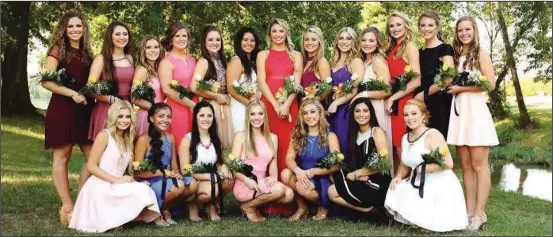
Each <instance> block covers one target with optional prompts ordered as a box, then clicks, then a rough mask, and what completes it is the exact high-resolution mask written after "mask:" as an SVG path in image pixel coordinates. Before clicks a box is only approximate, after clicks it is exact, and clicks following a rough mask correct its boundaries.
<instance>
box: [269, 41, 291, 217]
mask: <svg viewBox="0 0 553 237" xmlns="http://www.w3.org/2000/svg"><path fill="white" fill-rule="evenodd" d="M265 74H266V75H267V78H266V82H267V85H268V86H269V89H270V90H271V93H272V94H273V95H274V94H275V92H276V91H277V90H278V88H280V87H283V86H284V77H286V76H290V75H293V74H294V63H293V62H292V59H290V56H289V55H288V52H287V51H285V50H283V51H278V50H274V49H269V56H267V61H266V62H265ZM262 101H263V102H264V103H265V106H266V107H267V117H268V118H269V124H270V130H271V133H274V134H276V135H277V137H278V151H277V165H278V173H279V174H280V172H282V170H284V168H286V152H287V151H288V145H289V144H290V138H291V134H292V129H293V128H294V124H295V123H296V119H297V117H298V102H297V100H294V102H292V105H290V116H291V117H292V122H291V123H290V122H288V120H287V119H282V120H281V119H280V118H279V117H278V115H277V113H276V112H275V109H274V108H273V106H272V105H271V103H270V102H269V101H268V100H267V99H266V98H265V97H263V98H262ZM279 176H280V175H279ZM279 181H280V177H279ZM265 212H266V213H267V214H271V213H291V212H292V205H281V204H278V205H277V204H272V205H271V206H270V207H269V208H267V209H265Z"/></svg>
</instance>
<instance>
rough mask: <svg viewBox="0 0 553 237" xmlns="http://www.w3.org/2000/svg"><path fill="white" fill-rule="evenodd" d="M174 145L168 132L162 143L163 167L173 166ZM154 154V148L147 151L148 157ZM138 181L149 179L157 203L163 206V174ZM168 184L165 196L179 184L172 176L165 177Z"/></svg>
mask: <svg viewBox="0 0 553 237" xmlns="http://www.w3.org/2000/svg"><path fill="white" fill-rule="evenodd" d="M172 148H173V147H172V145H171V141H169V138H168V137H167V134H165V136H164V137H163V144H162V145H161V151H163V156H162V157H161V163H162V164H163V169H167V168H169V166H171V153H172ZM151 156H152V150H151V149H150V150H149V151H148V153H146V159H150V158H151ZM136 181H138V182H142V181H148V183H150V188H151V189H152V190H153V191H154V193H155V194H156V198H157V205H158V206H159V207H160V208H161V207H162V206H163V199H162V191H163V176H157V177H151V178H146V179H141V178H138V179H136ZM165 181H166V186H165V197H167V194H168V193H169V190H170V189H171V187H173V186H177V185H178V184H176V183H175V182H174V181H176V180H175V179H171V178H165Z"/></svg>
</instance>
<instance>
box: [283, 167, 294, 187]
mask: <svg viewBox="0 0 553 237" xmlns="http://www.w3.org/2000/svg"><path fill="white" fill-rule="evenodd" d="M291 176H292V171H290V170H289V169H284V170H282V172H280V180H282V182H283V183H285V184H287V183H289V182H290V177H291Z"/></svg>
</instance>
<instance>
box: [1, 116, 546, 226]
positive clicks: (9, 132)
mask: <svg viewBox="0 0 553 237" xmlns="http://www.w3.org/2000/svg"><path fill="white" fill-rule="evenodd" d="M547 114H549V115H547ZM539 121H540V123H539V124H540V127H539V128H537V129H534V130H528V131H518V130H515V131H514V132H511V134H512V137H511V138H510V140H509V143H506V144H508V145H505V146H501V147H497V148H494V150H493V151H492V157H493V159H512V160H514V161H515V162H521V163H539V162H541V161H542V160H544V159H549V164H550V163H551V109H549V110H548V111H546V112H543V113H542V112H539ZM512 124H514V122H512V121H510V120H506V121H501V122H499V123H498V132H499V133H501V132H502V131H506V130H508V129H509V127H511V126H512ZM1 126H2V128H1V129H2V136H1V151H2V157H1V162H2V166H1V171H2V178H1V182H2V214H3V215H2V220H1V224H2V235H5V236H7V235H83V234H81V233H78V232H76V231H72V230H69V229H66V228H63V227H61V226H60V225H59V224H58V223H59V219H58V209H59V207H60V202H59V199H58V196H57V194H56V192H55V189H54V186H53V183H52V179H51V163H52V162H51V153H50V152H46V151H44V149H43V147H44V128H43V121H42V118H40V117H34V118H30V117H2V125H1ZM502 134H503V136H502V137H501V138H500V139H502V140H504V141H505V132H503V133H502ZM535 136H539V137H540V138H541V140H540V141H537V139H533V138H532V139H530V138H531V137H535ZM536 143H537V144H539V145H538V146H536ZM547 144H548V145H547ZM515 145H518V146H519V147H520V148H515ZM546 145H547V146H548V148H546ZM534 146H536V148H532V147H534ZM517 149H518V150H521V151H524V152H534V154H538V153H539V154H542V155H543V157H539V158H532V157H531V156H530V155H529V154H527V153H524V152H521V153H520V154H523V155H522V158H517V157H513V154H519V153H514V152H515V151H517ZM536 149H543V150H536ZM547 149H548V150H547ZM515 156H516V155H515ZM532 159H534V160H532ZM82 163H83V157H82V154H81V153H80V151H79V150H78V149H74V155H73V157H72V159H71V162H70V165H69V169H70V181H71V192H72V196H73V197H74V198H76V196H77V193H76V190H77V179H78V170H79V168H80V166H81V165H82ZM225 203H226V205H225V209H226V211H227V213H228V214H226V215H225V216H223V220H222V221H221V222H218V223H212V222H209V221H203V222H200V223H191V222H189V221H187V220H181V221H179V225H177V226H173V227H169V228H162V229H159V228H156V227H155V226H153V225H131V226H128V227H127V226H126V227H125V228H124V229H123V230H120V231H110V232H107V233H105V234H110V235H133V236H136V235H140V236H156V235H195V236H197V235H255V236H260V235H271V236H279V235H304V236H314V235H317V236H335V235H338V236H352V235H353V236H367V235H378V236H381V235H394V236H396V235H428V233H423V232H420V231H416V230H413V229H411V228H410V227H408V226H404V225H400V224H397V223H394V224H392V225H390V226H388V225H376V224H370V223H361V222H359V223H352V222H348V221H345V220H341V219H330V220H325V221H322V222H315V221H312V220H304V221H300V222H294V223H291V222H289V221H287V220H286V219H284V218H280V217H272V218H270V220H269V221H268V222H265V223H257V224H250V223H249V222H247V221H246V219H245V218H243V217H241V216H240V214H239V213H240V211H239V208H238V205H237V204H236V202H235V201H234V198H233V197H232V195H228V196H227V197H226V200H225ZM551 208H552V203H551V202H548V201H543V200H539V199H535V198H529V197H524V196H522V194H520V193H513V192H509V193H506V192H503V191H501V190H500V189H499V188H493V189H492V193H491V197H490V200H489V204H488V209H487V213H488V217H489V220H488V225H487V228H486V230H485V231H484V232H481V233H477V235H516V236H519V235H547V236H551V235H552V223H551V221H552V210H551ZM432 235H438V234H432ZM446 235H473V233H470V232H453V233H447V234H446Z"/></svg>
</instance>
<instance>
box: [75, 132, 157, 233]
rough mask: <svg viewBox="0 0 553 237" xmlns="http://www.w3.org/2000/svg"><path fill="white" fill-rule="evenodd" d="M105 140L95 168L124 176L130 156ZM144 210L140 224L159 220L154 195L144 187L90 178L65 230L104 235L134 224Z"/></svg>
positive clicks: (110, 139)
mask: <svg viewBox="0 0 553 237" xmlns="http://www.w3.org/2000/svg"><path fill="white" fill-rule="evenodd" d="M104 131H107V130H104ZM108 134H109V133H108ZM108 137H109V139H108V145H107V147H106V150H105V151H104V153H103V154H102V157H101V158H100V164H99V167H100V169H102V170H103V171H105V172H107V173H109V174H110V175H112V176H115V177H117V178H119V177H122V176H123V174H124V173H125V168H126V167H127V165H128V164H129V162H130V159H131V155H130V153H129V152H123V153H122V152H120V151H119V148H118V146H117V144H116V142H115V139H114V138H113V137H111V135H108ZM145 208H146V211H145V212H144V213H143V215H142V216H141V218H140V219H141V220H142V221H145V222H151V221H153V220H155V219H156V218H157V217H158V216H160V213H159V207H158V204H157V198H156V194H155V193H154V191H153V190H152V189H151V188H150V187H149V186H148V185H145V184H143V183H138V182H130V183H114V184H112V183H110V182H107V181H105V180H103V179H100V178H98V177H96V176H94V175H92V176H90V178H89V179H88V180H87V181H86V182H85V184H84V185H83V187H82V189H81V192H80V193H79V197H77V202H76V204H75V208H74V211H73V215H72V217H71V221H70V222H69V228H71V229H76V230H79V231H83V232H105V231H106V230H109V229H112V228H115V227H118V226H120V225H123V224H125V223H127V222H129V221H132V220H134V219H135V218H136V217H137V216H138V215H139V214H140V213H141V212H142V210H144V209H145Z"/></svg>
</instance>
